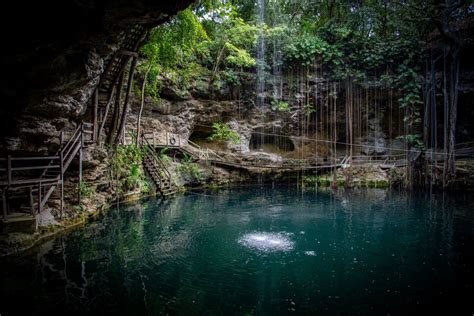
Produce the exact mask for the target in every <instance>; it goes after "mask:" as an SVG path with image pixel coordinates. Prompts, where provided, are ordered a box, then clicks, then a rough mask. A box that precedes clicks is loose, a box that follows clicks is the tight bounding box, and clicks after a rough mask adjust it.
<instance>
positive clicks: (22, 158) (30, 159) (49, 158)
mask: <svg viewBox="0 0 474 316" xmlns="http://www.w3.org/2000/svg"><path fill="white" fill-rule="evenodd" d="M54 159H59V156H37V157H11V161H32V160H54Z"/></svg>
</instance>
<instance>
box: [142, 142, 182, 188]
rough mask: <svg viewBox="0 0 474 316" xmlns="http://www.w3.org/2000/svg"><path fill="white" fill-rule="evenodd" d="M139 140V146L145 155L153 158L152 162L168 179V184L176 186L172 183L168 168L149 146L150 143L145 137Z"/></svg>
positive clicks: (153, 148) (151, 146) (150, 145)
mask: <svg viewBox="0 0 474 316" xmlns="http://www.w3.org/2000/svg"><path fill="white" fill-rule="evenodd" d="M141 140H142V143H141V145H142V147H143V148H145V150H146V154H150V155H151V156H152V157H153V160H154V161H155V163H156V164H157V165H158V167H159V168H160V171H161V172H163V173H164V175H165V177H166V179H168V180H169V181H170V183H173V184H174V185H176V183H174V179H173V177H172V175H171V172H170V171H169V170H168V167H167V166H166V164H165V163H164V162H163V160H161V158H160V157H159V156H158V155H157V154H156V151H155V146H153V145H152V144H150V142H149V141H148V139H147V138H146V137H143V136H142V138H141Z"/></svg>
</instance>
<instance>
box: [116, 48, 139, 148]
mask: <svg viewBox="0 0 474 316" xmlns="http://www.w3.org/2000/svg"><path fill="white" fill-rule="evenodd" d="M136 65H137V58H135V57H134V58H133V59H132V64H131V65H130V71H129V74H128V82H127V92H126V94H125V101H124V104H123V110H122V116H121V118H120V124H119V128H118V131H117V135H116V137H115V142H114V145H115V146H117V145H118V144H119V142H120V140H121V139H123V136H124V135H125V128H126V120H127V112H128V106H129V105H128V104H129V100H130V92H131V91H132V84H133V73H134V71H135V66H136Z"/></svg>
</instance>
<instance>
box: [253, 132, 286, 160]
mask: <svg viewBox="0 0 474 316" xmlns="http://www.w3.org/2000/svg"><path fill="white" fill-rule="evenodd" d="M249 147H250V149H251V150H255V151H264V152H268V153H275V154H281V153H286V152H292V151H294V150H295V145H294V143H293V141H292V140H291V138H290V137H288V136H283V135H280V133H279V132H273V131H272V130H264V129H256V130H255V131H254V132H253V133H252V136H251V138H250V146H249Z"/></svg>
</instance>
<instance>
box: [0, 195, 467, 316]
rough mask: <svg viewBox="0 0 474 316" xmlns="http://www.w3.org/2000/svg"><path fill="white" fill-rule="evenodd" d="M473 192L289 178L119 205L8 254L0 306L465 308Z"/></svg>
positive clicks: (240, 310) (188, 310)
mask: <svg viewBox="0 0 474 316" xmlns="http://www.w3.org/2000/svg"><path fill="white" fill-rule="evenodd" d="M473 205H474V200H473V199H472V198H471V197H468V196H465V195H462V194H457V195H456V196H450V195H448V194H439V195H431V196H429V195H424V194H423V195H414V194H407V193H399V192H392V191H387V190H378V189H366V190H346V191H344V190H339V191H337V192H334V191H327V190H326V191H314V190H311V191H307V192H301V191H297V190H296V189H294V188H288V187H278V188H270V187H249V188H240V189H229V190H220V191H217V192H215V191H199V192H189V193H186V194H183V195H181V196H177V197H176V198H175V199H172V200H160V199H147V200H143V201H140V202H136V203H133V204H123V205H118V206H116V207H113V208H111V209H110V210H108V211H106V212H104V214H103V215H102V217H101V218H99V219H98V220H95V221H93V222H91V223H88V224H87V225H85V226H83V227H82V228H78V229H76V230H74V231H71V232H70V233H68V234H65V235H63V236H59V237H57V238H55V239H52V240H50V241H47V242H45V243H43V244H41V245H39V246H38V247H36V248H35V249H32V250H31V251H29V252H28V253H26V254H23V255H21V256H17V257H7V258H5V259H4V260H3V261H2V262H1V264H0V271H1V272H0V274H1V282H0V296H1V297H2V304H1V305H2V307H1V310H2V311H1V312H2V314H5V315H9V314H10V313H11V314H25V313H30V312H32V311H34V312H35V313H37V314H51V313H52V312H54V313H58V312H61V313H94V314H95V313H107V314H110V313H114V314H166V313H169V314H176V313H178V314H206V313H209V314H245V315H248V314H261V313H268V314H275V313H280V314H281V313H289V312H296V313H306V314H310V313H322V314H363V315H366V314H375V315H380V314H384V315H385V314H401V313H403V312H405V311H412V312H426V311H440V309H444V308H451V307H452V306H455V309H456V313H457V314H463V313H466V314H470V313H472V310H473V305H472V304H471V302H470V299H468V298H469V297H471V299H472V297H473V294H474V289H473V281H474V271H473V265H472V264H473V257H472V249H473V246H474V243H473V237H474V232H473V229H472V227H473V226H472V225H473V222H474V215H473V213H472V208H473ZM26 298H27V299H26ZM21 299H25V301H24V302H26V304H25V303H21V304H20V303H18V302H19V301H21Z"/></svg>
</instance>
